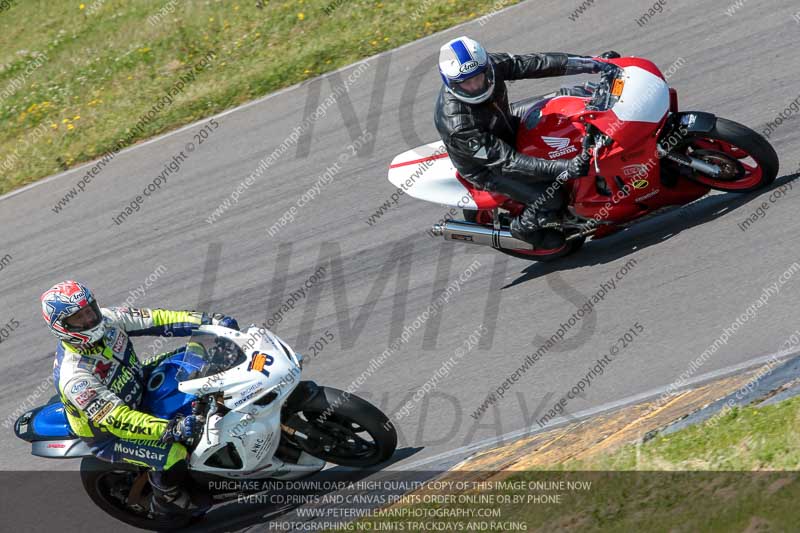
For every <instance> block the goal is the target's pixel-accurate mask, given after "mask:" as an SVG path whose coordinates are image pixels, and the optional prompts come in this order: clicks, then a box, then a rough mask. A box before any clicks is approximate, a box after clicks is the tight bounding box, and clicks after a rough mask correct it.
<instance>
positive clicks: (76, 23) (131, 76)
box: [0, 0, 517, 193]
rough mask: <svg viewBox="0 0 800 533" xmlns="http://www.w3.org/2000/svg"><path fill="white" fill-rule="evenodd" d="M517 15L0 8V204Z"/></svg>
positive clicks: (445, 1)
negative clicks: (364, 64)
mask: <svg viewBox="0 0 800 533" xmlns="http://www.w3.org/2000/svg"><path fill="white" fill-rule="evenodd" d="M516 1H517V0H510V1H507V0H458V1H456V0H424V1H422V2H419V1H410V0H394V1H391V2H390V1H385V0H384V1H367V0H292V1H288V0H284V1H280V0H248V1H244V0H242V1H235V0H234V1H228V0H209V1H205V2H187V1H184V0H155V1H154V0H137V1H136V2H129V1H127V0H94V1H87V2H80V1H77V0H69V1H64V2H47V1H45V0H25V1H24V2H23V1H22V0H5V1H3V2H2V3H0V24H2V27H3V32H0V123H2V125H3V127H2V128H1V129H0V193H4V192H8V191H9V190H12V189H14V188H16V187H19V186H21V185H24V184H26V183H30V182H32V181H35V180H37V179H39V178H41V177H43V176H46V175H49V174H52V173H54V172H58V171H60V170H66V169H68V168H69V167H71V166H73V165H76V164H78V163H81V162H85V161H88V160H91V159H94V158H97V157H99V156H101V155H103V154H104V153H106V152H108V151H109V150H111V149H112V148H114V147H117V146H119V143H120V142H124V143H125V144H131V143H135V142H136V141H139V140H141V139H146V138H148V137H152V136H153V135H156V134H159V133H161V132H164V131H167V130H170V129H174V128H175V127H177V126H180V125H183V124H186V123H189V122H192V121H194V120H197V119H199V118H202V117H205V116H208V115H211V114H214V113H216V112H219V111H222V110H224V109H227V108H230V107H233V106H236V105H238V104H241V103H243V102H246V101H249V100H252V99H254V98H257V97H260V96H263V95H265V94H268V93H270V92H273V91H275V90H277V89H280V88H282V87H286V86H289V85H292V84H294V83H298V82H301V81H303V80H305V79H308V78H311V77H314V76H318V75H319V74H322V73H324V72H327V71H330V70H334V69H336V68H338V67H341V66H344V65H347V64H350V63H352V62H354V61H357V60H359V59H363V58H365V57H368V56H371V55H373V54H375V53H377V52H380V51H384V50H388V49H391V48H395V47H397V46H399V45H401V44H403V43H406V42H409V41H413V40H415V39H418V38H420V37H423V36H425V35H429V34H431V33H434V32H437V31H440V30H443V29H445V28H448V27H450V26H453V25H455V24H458V23H460V22H463V21H467V20H470V19H474V18H476V17H478V16H480V15H481V14H485V13H489V12H491V11H492V10H493V9H496V8H497V7H498V6H507V5H511V4H513V3H516ZM498 2H500V3H498ZM209 54H211V55H209ZM207 57H210V58H211V59H210V60H208V61H203V60H204V58H207ZM201 62H204V63H207V65H202V66H203V68H202V69H199V68H195V67H197V65H198V64H200V63H201ZM431 75H432V76H434V75H435V73H431ZM188 77H190V78H191V79H189V78H188ZM181 79H183V80H187V81H186V83H184V86H183V87H181V90H180V91H179V92H177V91H174V87H175V85H176V84H177V83H178V81H179V80H181ZM170 91H172V94H170ZM167 94H170V96H171V98H170V102H169V104H168V105H164V106H163V107H162V108H160V109H159V111H158V113H157V114H155V116H153V117H151V119H150V120H148V122H147V124H146V125H144V127H142V128H135V125H136V124H137V122H139V118H140V117H141V116H142V115H144V114H145V113H147V112H148V111H149V110H150V109H151V108H153V106H154V104H155V103H156V102H158V101H159V100H161V99H163V98H165V95H167Z"/></svg>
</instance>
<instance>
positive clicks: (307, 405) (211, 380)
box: [15, 326, 397, 529]
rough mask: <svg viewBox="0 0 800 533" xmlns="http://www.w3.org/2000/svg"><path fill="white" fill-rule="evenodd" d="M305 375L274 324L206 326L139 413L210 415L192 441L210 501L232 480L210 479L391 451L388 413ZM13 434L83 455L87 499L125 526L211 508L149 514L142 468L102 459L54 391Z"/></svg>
mask: <svg viewBox="0 0 800 533" xmlns="http://www.w3.org/2000/svg"><path fill="white" fill-rule="evenodd" d="M301 374H302V356H301V355H300V354H298V353H296V352H295V351H294V350H292V349H291V348H290V347H289V346H288V345H287V344H286V343H285V342H283V341H282V340H281V339H279V338H278V337H277V336H276V335H274V334H273V333H271V332H269V331H268V330H265V329H263V328H258V327H256V326H251V327H250V328H249V329H248V330H247V331H246V332H239V331H236V330H232V329H228V328H224V327H221V326H202V327H201V328H199V329H198V330H197V331H195V332H194V334H193V335H192V337H191V339H190V340H189V342H188V343H187V345H186V346H185V348H184V349H183V350H182V351H180V352H178V353H176V354H175V355H173V356H171V357H169V358H168V359H166V360H165V361H163V362H162V363H161V364H160V365H159V366H158V367H157V368H156V369H154V370H153V372H152V373H151V374H150V376H149V378H148V381H147V383H146V391H145V394H144V398H143V401H142V405H141V406H140V407H139V409H140V410H142V411H145V412H148V413H151V414H153V415H155V416H158V417H161V418H165V419H170V418H172V417H173V416H174V415H175V414H178V413H181V414H184V415H189V414H195V415H202V416H203V417H205V424H204V427H203V430H202V432H201V433H200V436H199V437H198V438H197V439H196V440H195V441H194V442H192V443H189V446H188V447H189V450H190V455H189V457H188V467H189V476H187V477H188V478H189V479H188V481H187V489H188V490H190V491H191V492H193V493H194V494H197V493H198V492H202V493H203V494H202V495H203V496H205V497H206V498H207V499H208V500H209V501H212V499H213V497H214V496H215V495H217V496H218V495H219V494H214V491H213V490H212V487H213V486H214V485H221V486H223V487H224V486H225V485H226V484H224V483H217V484H215V483H212V482H210V481H211V480H219V479H236V480H256V479H258V480H264V479H277V480H292V479H298V478H302V477H306V476H309V475H311V474H313V473H315V472H319V471H320V470H322V469H323V467H324V466H325V464H326V462H331V463H334V464H338V465H343V466H350V467H362V468H366V467H372V466H375V465H378V464H379V463H382V462H384V461H386V460H388V459H389V458H390V457H391V456H392V454H393V453H394V451H395V448H396V447H397V433H396V431H395V429H394V426H393V425H392V423H391V422H390V421H389V419H388V418H387V417H386V415H384V414H383V413H382V412H381V411H380V410H378V409H377V408H376V407H375V406H373V405H372V404H370V403H369V402H367V401H365V400H363V399H361V398H359V397H357V396H355V395H353V394H350V393H348V392H344V391H341V390H337V389H333V388H330V387H323V386H319V385H317V384H315V383H314V382H312V381H301V380H300V377H301ZM15 431H16V434H17V436H18V437H19V438H21V439H23V440H26V441H28V442H30V443H32V453H33V455H37V456H41V457H47V458H58V459H61V458H82V462H81V478H82V481H83V485H84V488H85V489H86V491H87V492H88V494H89V496H90V497H91V499H92V500H93V501H94V502H95V503H96V504H97V505H98V506H99V507H101V508H102V509H103V510H104V511H106V512H107V513H108V514H110V515H112V516H114V517H115V518H117V519H119V520H122V521H123V522H126V523H129V524H132V525H134V526H137V527H144V528H148V529H150V528H159V529H175V528H180V527H184V526H186V525H187V524H188V523H190V522H193V521H197V520H199V519H201V518H202V515H204V514H205V512H206V511H207V510H208V509H207V508H206V509H203V511H202V512H201V513H200V514H197V515H195V516H186V517H179V518H180V519H176V518H175V517H174V516H173V517H169V519H166V517H163V516H159V515H154V514H153V513H151V512H150V510H149V509H150V505H149V503H150V500H151V498H152V494H151V492H150V488H149V484H148V483H147V482H146V471H145V469H144V468H140V467H138V466H136V465H129V464H126V463H107V462H103V461H100V460H98V459H96V458H95V457H94V456H93V455H92V454H91V452H90V450H89V447H88V446H87V445H86V443H85V442H83V441H82V440H80V439H79V438H77V437H76V436H75V435H74V434H73V433H72V432H71V430H70V427H69V424H68V423H67V419H66V416H65V414H64V406H63V404H62V403H61V402H60V400H59V398H58V397H55V398H53V399H52V400H51V402H50V403H49V404H48V405H45V406H42V407H39V408H36V409H34V410H33V411H30V412H28V413H25V414H24V415H22V416H21V417H20V418H19V419H18V420H17V422H16V425H15ZM224 492H225V490H224V489H223V490H221V491H220V493H224ZM228 492H230V491H228Z"/></svg>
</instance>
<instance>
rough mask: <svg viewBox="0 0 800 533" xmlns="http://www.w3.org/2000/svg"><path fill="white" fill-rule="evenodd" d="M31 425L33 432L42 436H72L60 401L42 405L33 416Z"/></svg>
mask: <svg viewBox="0 0 800 533" xmlns="http://www.w3.org/2000/svg"><path fill="white" fill-rule="evenodd" d="M32 425H33V431H34V433H36V434H37V435H39V436H42V437H63V438H70V437H74V435H73V434H72V431H71V430H70V427H69V422H67V415H66V414H65V413H64V404H62V403H61V402H56V403H51V404H50V405H47V406H45V407H43V408H42V409H41V410H40V411H39V412H38V413H36V415H35V416H34V418H33V424H32Z"/></svg>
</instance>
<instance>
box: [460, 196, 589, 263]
mask: <svg viewBox="0 0 800 533" xmlns="http://www.w3.org/2000/svg"><path fill="white" fill-rule="evenodd" d="M463 211H464V220H466V221H467V222H476V223H478V224H487V225H490V224H491V223H492V215H491V213H490V212H489V211H476V210H475V209H464V210H463ZM584 242H586V238H585V237H581V238H579V239H573V240H571V241H567V243H566V244H565V245H564V247H563V248H560V249H558V250H552V251H550V250H534V251H530V250H508V249H506V248H495V249H496V250H497V251H498V252H502V253H504V254H506V255H510V256H511V257H515V258H517V259H527V260H528V261H541V262H542V263H546V262H548V261H555V260H556V259H560V258H562V257H566V256H568V255H571V254H574V253H575V252H577V251H578V250H580V249H581V247H583V243H584Z"/></svg>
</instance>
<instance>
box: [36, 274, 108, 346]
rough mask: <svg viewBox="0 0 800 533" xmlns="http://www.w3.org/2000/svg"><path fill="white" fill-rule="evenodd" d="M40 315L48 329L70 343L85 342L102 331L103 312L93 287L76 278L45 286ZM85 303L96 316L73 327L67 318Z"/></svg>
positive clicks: (95, 339)
mask: <svg viewBox="0 0 800 533" xmlns="http://www.w3.org/2000/svg"><path fill="white" fill-rule="evenodd" d="M41 300H42V316H43V318H44V320H45V322H47V326H48V327H49V328H50V331H52V332H53V334H54V335H55V336H56V337H58V338H59V339H61V340H63V341H64V342H66V343H68V344H71V345H73V346H86V345H91V344H94V343H96V342H97V341H99V340H100V339H102V338H103V335H105V331H106V330H105V324H104V323H103V315H102V314H101V313H100V308H99V307H98V305H97V301H96V300H95V299H94V295H93V294H92V291H90V290H89V288H88V287H86V286H85V285H83V284H82V283H78V282H77V281H71V280H69V281H63V282H61V283H58V284H56V285H53V287H51V288H50V289H48V290H46V291H45V292H44V293H43V294H42V297H41ZM86 307H92V309H93V311H94V313H95V316H96V320H95V321H93V322H92V323H91V324H88V325H84V326H83V327H81V328H76V327H74V326H70V325H69V324H67V322H66V319H67V318H69V317H70V316H72V315H74V314H75V313H77V312H79V311H81V310H83V309H84V308H86Z"/></svg>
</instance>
